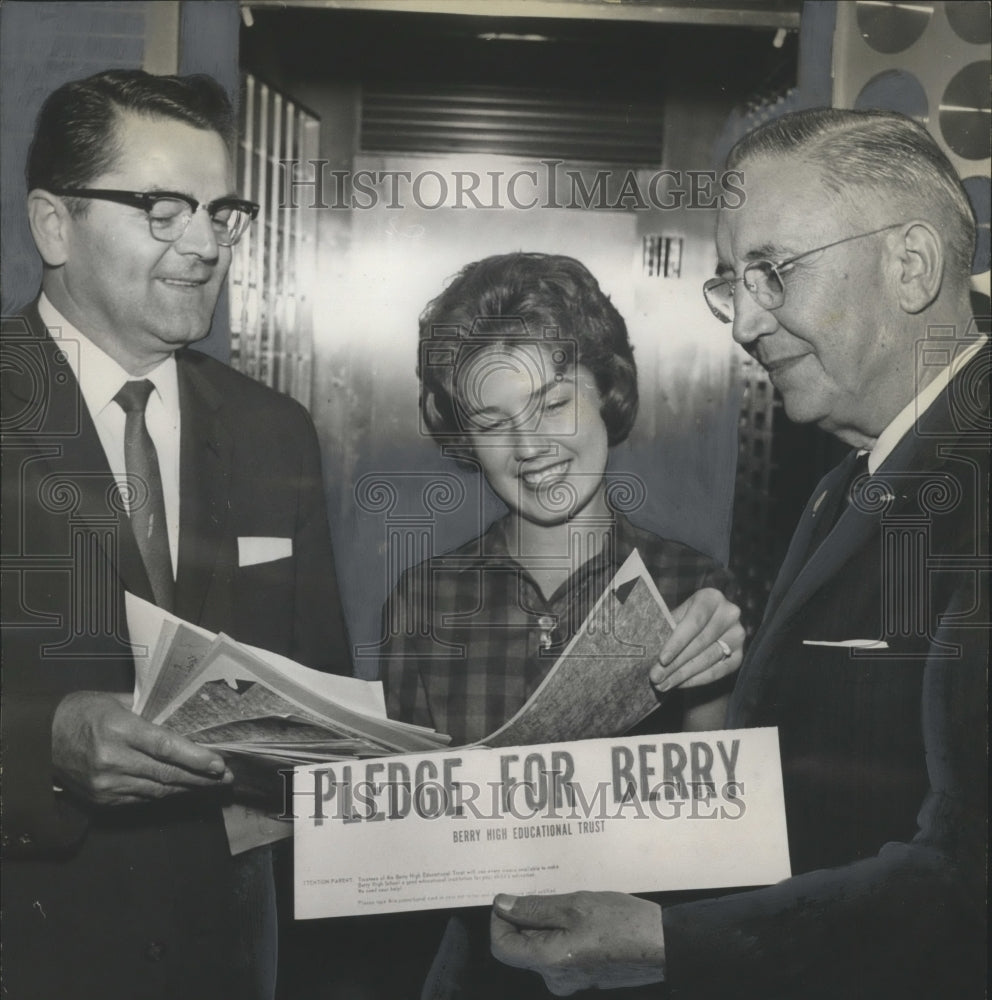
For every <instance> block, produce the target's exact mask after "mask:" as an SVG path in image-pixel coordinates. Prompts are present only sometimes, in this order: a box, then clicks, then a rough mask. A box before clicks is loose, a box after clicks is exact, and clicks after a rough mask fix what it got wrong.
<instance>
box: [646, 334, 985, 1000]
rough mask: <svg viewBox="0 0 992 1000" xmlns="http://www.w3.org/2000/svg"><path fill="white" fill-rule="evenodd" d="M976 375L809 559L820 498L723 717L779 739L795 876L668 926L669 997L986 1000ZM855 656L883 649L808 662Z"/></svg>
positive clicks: (978, 360) (696, 909) (827, 488)
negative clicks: (860, 646)
mask: <svg viewBox="0 0 992 1000" xmlns="http://www.w3.org/2000/svg"><path fill="white" fill-rule="evenodd" d="M937 346H938V347H939V346H940V345H939V344H938V345H937ZM988 377H989V353H988V345H986V346H985V348H983V349H982V350H981V351H980V352H979V355H978V356H977V357H975V358H973V359H971V361H970V362H969V363H968V364H967V365H966V366H965V368H964V369H963V370H962V371H961V372H960V373H959V374H958V375H957V377H956V378H955V379H953V380H952V383H951V386H950V389H949V391H945V392H944V393H943V395H942V396H941V397H940V398H939V399H938V400H937V402H936V403H935V404H934V405H933V407H931V408H930V409H929V410H928V411H926V413H925V414H924V415H923V416H922V418H921V419H920V420H919V421H918V425H917V426H916V427H915V428H914V429H913V430H912V431H911V432H910V433H909V434H907V435H906V436H905V437H904V438H903V440H902V441H901V442H900V443H899V444H898V446H897V447H896V449H895V450H894V452H893V453H892V454H891V455H890V456H889V457H888V458H887V459H886V460H885V461H884V462H883V463H882V465H881V467H880V468H879V469H878V470H876V473H875V475H874V476H872V477H871V479H870V480H868V483H867V485H865V486H864V488H863V490H862V491H860V493H859V494H858V495H857V496H856V498H855V500H854V502H853V503H852V505H851V506H850V507H848V508H847V509H846V510H845V511H844V513H843V514H842V515H841V517H840V519H839V521H838V522H837V524H836V526H835V527H834V529H833V531H832V533H831V534H830V535H829V537H827V539H826V541H825V542H824V544H822V545H821V546H819V547H815V546H814V548H815V551H814V552H813V553H812V555H810V557H809V559H808V561H806V556H807V552H808V550H809V548H810V541H811V538H812V537H813V533H814V530H815V526H816V521H817V515H818V514H821V515H827V516H829V510H830V508H831V506H832V503H833V500H834V496H833V494H836V492H837V491H838V489H841V487H840V485H839V484H840V483H841V482H842V480H843V478H844V466H842V467H841V468H840V469H838V470H834V472H833V473H831V474H830V475H828V476H827V477H826V478H825V479H824V480H823V482H822V483H821V484H820V485H819V486H818V487H817V489H816V491H815V492H814V494H813V498H812V500H811V502H810V504H809V505H808V506H807V508H806V511H805V512H804V514H803V517H802V520H801V521H800V523H799V526H798V528H797V530H796V533H795V536H794V538H793V542H792V545H791V547H790V549H789V552H788V554H787V556H786V559H785V563H784V564H783V567H782V570H781V572H780V574H779V578H778V580H777V581H776V585H775V587H774V589H773V592H772V595H771V597H770V600H769V605H768V609H767V612H766V615H765V619H764V622H763V624H762V626H761V628H760V630H759V632H758V634H757V635H756V636H755V638H754V641H753V643H752V645H751V648H750V650H749V651H748V655H747V657H746V661H745V663H744V665H743V667H742V669H741V672H740V677H739V679H738V681H737V686H736V689H735V693H734V697H733V699H732V703H731V707H730V712H729V717H728V725H730V726H734V727H737V726H778V727H779V737H780V741H781V752H782V766H783V776H784V781H785V804H786V814H787V822H788V829H789V843H790V852H791V859H792V870H793V873H794V876H795V877H793V878H792V879H789V880H787V881H786V882H783V883H780V884H779V885H777V886H772V887H770V888H767V889H760V890H755V891H749V892H743V893H740V894H736V895H730V896H724V897H721V898H717V899H710V900H706V901H703V902H694V903H687V904H684V905H681V906H675V907H672V908H670V909H667V910H665V911H664V912H663V920H664V930H665V943H666V950H667V962H668V975H669V982H670V984H671V987H672V992H673V996H679V997H683V996H684V997H704V996H720V997H731V996H732V997H737V998H750V997H755V998H758V997H760V998H762V1000H771V998H777V997H790V998H797V1000H799V998H802V1000H812V998H831V1000H839V998H844V1000H848V998H852V997H864V998H866V1000H868V998H870V1000H888V998H890V997H892V998H896V997H898V998H900V1000H904V998H908V997H914V998H917V997H918V998H920V1000H924V998H926V1000H934V998H936V997H955V998H956V1000H965V998H978V997H983V996H984V995H985V992H984V991H985V975H984V954H985V947H986V937H985V868H984V863H985V846H986V826H985V824H986V788H987V786H986V781H987V774H986V729H987V726H986V668H987V665H988V653H989V632H988V625H989V593H988V588H989V573H988V570H989V561H988V560H989V544H988V515H989V510H988V490H989V444H990V437H989V408H988V407H989V394H988ZM845 464H846V463H845ZM824 493H825V494H826V496H824V495H823V494H824ZM848 639H883V640H885V641H886V642H887V643H888V649H887V650H885V651H876V652H872V653H867V652H866V653H863V654H860V655H858V654H852V652H851V650H850V649H845V648H838V647H828V646H816V645H808V644H804V641H806V640H815V641H821V642H823V641H830V642H842V641H844V640H848ZM745 799H746V795H745ZM742 863H744V862H743V859H742Z"/></svg>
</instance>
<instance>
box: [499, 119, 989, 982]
mask: <svg viewBox="0 0 992 1000" xmlns="http://www.w3.org/2000/svg"><path fill="white" fill-rule="evenodd" d="M727 166H728V168H730V169H734V170H740V171H742V172H743V177H744V184H743V186H744V190H745V193H746V200H745V202H744V203H743V205H742V206H740V208H739V209H737V210H723V211H721V213H720V216H719V220H718V226H717V251H718V259H719V270H718V275H717V277H715V278H713V279H711V280H710V281H708V282H707V283H706V285H705V288H704V294H705V296H706V301H707V302H708V304H709V306H710V309H711V310H712V311H713V313H714V314H715V315H716V316H717V318H718V319H720V320H722V321H724V322H725V323H728V324H732V328H733V336H734V339H735V340H736V341H737V342H738V343H739V344H741V345H742V346H743V347H744V348H745V350H747V351H748V353H750V354H751V355H752V356H753V357H754V358H756V359H757V361H758V362H759V363H760V364H761V365H762V366H763V367H764V368H765V369H766V370H767V371H768V373H769V375H770V378H771V380H772V382H773V383H774V385H775V387H776V388H777V389H778V391H779V392H780V393H781V396H782V400H783V404H784V407H785V410H786V413H787V414H788V416H789V417H790V418H792V419H793V420H796V421H799V422H803V423H815V424H817V425H818V426H820V427H821V428H823V429H825V430H827V431H829V432H830V433H832V434H834V435H835V436H837V437H838V438H839V439H840V440H842V441H844V442H845V443H846V444H848V445H850V446H851V449H852V450H851V452H850V454H849V456H848V458H847V459H846V460H845V461H844V463H843V464H842V465H841V466H840V467H838V469H836V470H834V471H833V472H831V473H830V474H828V475H827V476H826V477H825V478H824V479H823V481H822V482H821V483H820V484H819V486H818V487H817V488H816V490H815V491H814V493H813V496H812V498H811V499H810V502H809V504H808V506H807V508H806V510H805V512H804V513H803V515H802V518H801V520H800V523H799V525H798V527H797V529H796V531H795V534H794V536H793V539H792V543H791V545H790V548H789V551H788V554H787V555H786V558H785V561H784V563H783V566H782V568H781V570H780V572H779V576H778V579H777V580H776V583H775V585H774V587H773V589H772V593H771V595H770V597H769V601H768V606H767V608H766V611H765V617H764V620H763V622H762V625H761V627H760V629H759V630H758V632H757V634H756V635H755V637H754V639H753V641H752V642H751V645H750V648H749V649H748V651H747V654H746V656H745V659H744V663H743V665H742V667H741V670H740V673H739V675H738V680H737V684H736V687H735V690H734V694H733V696H732V699H731V706H730V709H729V712H728V718H727V724H728V726H730V727H743V726H776V727H777V728H778V733H779V741H780V746H781V753H782V768H783V779H784V788H785V805H786V816H787V822H788V831H789V848H790V855H791V863H792V871H793V873H794V874H793V877H792V878H790V879H787V880H785V881H783V882H781V883H779V884H778V885H775V886H771V887H768V888H762V889H757V890H751V891H747V892H740V893H737V894H731V895H724V896H722V897H717V898H713V899H707V900H702V901H698V902H691V903H682V904H672V905H668V904H666V901H665V900H664V899H662V900H661V904H660V905H658V904H657V903H656V902H654V901H652V900H649V899H640V898H635V897H632V896H626V895H622V894H620V893H580V894H577V895H575V896H566V897H524V898H518V899H513V898H512V897H497V900H496V907H495V910H494V914H493V921H492V934H493V948H494V951H495V953H496V954H497V956H498V957H500V958H502V959H503V960H504V961H507V962H509V963H510V964H513V965H519V966H523V967H526V968H532V969H535V970H537V971H539V972H540V973H541V974H542V975H543V976H544V978H545V980H546V982H547V983H548V985H549V987H550V988H551V989H552V991H553V992H555V993H557V994H560V995H566V994H571V993H573V992H575V991H576V990H578V989H581V988H583V987H587V986H598V987H600V988H602V987H615V986H632V985H645V986H646V984H657V985H652V986H650V987H646V989H645V991H644V993H643V994H642V995H644V996H648V995H653V996H662V995H665V994H664V991H665V990H666V988H668V987H670V988H671V993H672V995H673V996H678V997H685V998H696V997H735V998H755V1000H757V998H760V1000H778V998H781V1000H785V998H790V1000H837V998H839V997H844V998H845V1000H847V998H853V997H858V998H864V1000H880V998H883V997H884V998H888V997H899V998H900V1000H908V998H915V1000H932V998H933V997H937V996H942V997H943V996H946V997H950V996H953V997H956V998H969V1000H970V998H975V1000H977V998H980V997H983V996H984V995H985V949H986V945H987V938H986V931H985V920H986V918H985V860H986V796H987V773H986V772H987V767H986V764H987V760H986V758H987V752H986V745H987V726H986V697H987V695H986V670H987V666H988V658H989V622H990V617H989V567H990V559H989V542H988V519H989V518H988V515H989V510H988V495H989V446H990V426H989V386H988V381H989V371H990V358H989V349H988V340H987V338H986V337H984V336H982V335H980V334H979V333H978V332H977V329H976V321H975V319H974V318H973V316H972V310H971V304H970V295H969V290H970V289H969V282H970V278H969V275H970V270H971V262H972V255H973V250H974V245H975V220H974V217H973V215H972V212H971V209H970V206H969V202H968V199H967V197H966V195H965V192H964V189H963V187H962V185H961V183H960V181H959V180H958V178H957V176H956V174H955V172H954V169H953V167H952V166H951V164H950V163H949V162H948V160H947V158H946V157H945V156H944V154H943V153H942V152H941V151H940V149H939V147H938V146H937V144H936V143H935V142H934V140H933V139H932V138H931V137H930V135H929V134H928V133H927V131H926V130H925V129H924V128H922V127H921V126H920V125H918V124H917V123H915V122H912V121H910V120H908V119H906V118H903V117H902V116H901V115H897V114H893V113H889V112H857V111H840V110H832V109H819V110H814V111H806V112H799V113H797V114H793V115H788V116H785V117H783V118H781V119H778V120H776V121H773V122H770V123H768V124H767V125H764V126H762V127H761V128H759V129H757V130H755V131H754V132H753V133H751V134H750V135H748V136H746V137H745V138H744V139H743V140H742V141H741V142H740V143H739V144H738V145H737V146H736V147H735V149H734V150H733V151H732V153H731V156H730V160H729V161H728V164H727ZM778 460H779V461H783V462H787V461H788V460H789V456H788V455H783V456H780V457H779V459H778ZM742 794H743V796H744V798H745V799H746V789H745V790H744V791H743V793H742ZM659 850H664V846H663V845H659ZM741 863H742V865H745V864H746V859H742V860H741ZM662 984H664V985H662Z"/></svg>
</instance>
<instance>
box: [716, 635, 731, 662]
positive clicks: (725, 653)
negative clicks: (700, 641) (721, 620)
mask: <svg viewBox="0 0 992 1000" xmlns="http://www.w3.org/2000/svg"><path fill="white" fill-rule="evenodd" d="M716 644H717V646H718V647H719V649H720V658H721V659H723V660H729V659H730V657H731V656H733V655H734V651H733V650H732V649H731V648H730V646H728V645H727V643H725V642H724V641H723V639H717V640H716Z"/></svg>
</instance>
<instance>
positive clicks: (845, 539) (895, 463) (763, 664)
mask: <svg viewBox="0 0 992 1000" xmlns="http://www.w3.org/2000/svg"><path fill="white" fill-rule="evenodd" d="M981 360H982V359H981V355H979V357H978V358H976V359H973V360H972V361H971V362H970V364H969V365H968V366H966V368H965V369H964V370H963V371H962V372H960V373H959V374H958V376H956V378H962V377H964V375H965V373H966V372H968V371H969V369H972V370H973V366H974V365H976V364H978V363H980V362H981ZM948 395H949V394H948V391H946V390H945V391H944V392H943V393H942V394H941V395H940V396H939V397H938V398H937V399H936V400H935V401H934V403H933V404H932V406H931V407H930V408H929V409H928V410H927V412H926V413H925V414H924V415H923V417H922V418H921V419H920V423H919V425H918V426H917V427H915V428H913V429H912V430H911V431H910V432H909V433H907V434H906V435H905V436H904V437H903V439H902V440H901V441H900V442H899V444H898V445H897V446H896V447H895V448H894V449H893V451H892V454H891V455H889V457H888V458H887V459H886V460H885V461H884V462H883V463H882V465H881V467H880V468H879V469H877V470H876V472H875V474H874V475H873V477H872V479H871V480H870V481H869V487H868V488H866V491H865V493H864V494H863V496H864V497H866V498H867V500H866V502H863V503H862V504H860V509H859V506H858V505H852V506H849V507H848V508H847V509H846V510H845V511H844V512H843V513H842V514H841V516H840V519H839V520H838V521H837V523H836V525H834V528H833V530H832V531H831V532H830V533H829V535H828V536H827V537H826V539H824V541H823V542H822V543H821V544H820V546H819V547H818V548H817V549H816V551H815V552H813V553H810V554H809V557H808V558H807V550H808V548H809V544H810V540H811V538H812V536H813V533H814V530H815V523H816V516H815V514H816V513H817V512H819V511H820V510H821V509H822V511H823V512H824V514H827V515H828V516H829V511H830V510H831V509H835V508H833V504H832V500H834V499H836V495H835V494H836V490H838V489H843V487H844V484H845V483H846V482H847V479H848V475H849V471H850V465H849V463H850V462H851V461H853V458H854V453H852V454H851V455H849V456H848V458H847V459H845V461H844V462H842V463H841V464H840V465H839V466H838V467H837V468H836V469H834V470H833V471H832V472H830V473H828V475H827V476H825V477H824V479H823V480H821V482H820V484H819V485H818V486H817V488H816V490H815V491H814V494H813V498H812V499H811V500H810V503H809V504H807V507H806V510H805V511H804V512H803V516H802V518H801V520H800V523H799V525H798V527H797V528H796V532H795V535H794V536H793V540H792V543H791V544H790V546H789V551H788V553H787V555H786V558H785V560H784V562H783V564H782V569H781V570H780V571H779V575H778V577H777V578H776V581H775V586H774V587H773V589H772V593H771V595H770V596H769V600H768V606H767V610H766V612H765V616H764V619H763V621H762V623H761V627H760V628H759V629H758V632H757V634H756V635H755V637H754V640H753V642H752V643H751V648H750V649H749V650H748V654H747V657H746V659H745V663H744V665H743V666H742V668H741V672H740V676H739V680H738V683H737V685H736V687H735V690H734V694H733V696H732V700H731V708H730V710H729V714H728V723H729V722H733V723H734V724H741V725H746V724H748V721H747V720H748V718H749V717H750V712H751V710H752V709H753V707H754V705H755V704H757V703H758V702H759V701H760V700H761V695H762V692H763V689H764V686H765V683H766V681H767V679H768V677H769V676H770V675H771V674H773V673H775V672H776V671H777V670H778V669H779V668H780V666H781V664H780V663H779V662H778V661H779V656H778V653H777V651H776V647H777V645H778V644H779V643H780V642H781V640H782V637H783V635H784V633H785V630H786V625H787V623H788V622H789V621H790V619H792V618H793V617H794V616H795V615H796V614H797V613H798V612H799V611H800V610H802V608H803V607H804V606H805V605H806V604H807V603H808V602H809V601H810V600H811V599H812V598H813V597H814V595H815V594H816V593H817V592H818V591H819V590H820V589H821V588H822V587H823V586H825V585H826V584H827V583H828V582H829V581H830V580H832V579H833V578H834V577H835V576H836V575H837V574H838V573H839V572H840V571H841V570H842V569H843V567H844V565H845V564H846V563H847V562H848V561H849V560H850V559H851V558H853V557H854V556H855V555H856V554H857V553H858V552H860V551H862V549H863V548H864V546H865V545H869V544H880V537H879V528H880V524H881V521H882V518H883V517H889V516H893V515H897V514H898V513H899V512H900V510H902V511H904V512H905V511H906V510H907V509H913V510H914V511H915V509H916V505H917V499H916V493H917V490H918V487H919V483H918V482H917V483H916V484H915V485H916V487H917V488H916V489H914V488H913V483H912V478H913V477H915V476H917V475H919V473H921V472H925V473H926V475H927V477H928V478H930V477H931V476H936V475H939V473H940V470H941V469H942V468H943V466H944V465H945V464H946V461H947V459H946V458H944V457H941V449H940V447H939V445H940V444H941V443H946V442H947V441H948V438H949V437H950V436H953V435H954V434H955V427H954V422H953V420H952V417H951V414H950V412H949V399H948ZM868 489H871V490H872V491H873V492H872V493H871V494H869V493H868V492H867V490H868ZM818 501H819V502H818ZM876 507H877V509H875V508H876ZM811 638H817V637H816V636H812V637H811ZM859 638H876V637H875V636H863V637H859Z"/></svg>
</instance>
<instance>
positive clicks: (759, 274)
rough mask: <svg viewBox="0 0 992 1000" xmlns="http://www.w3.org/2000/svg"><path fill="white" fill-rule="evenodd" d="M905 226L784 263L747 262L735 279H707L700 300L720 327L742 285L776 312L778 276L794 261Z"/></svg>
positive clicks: (780, 297)
mask: <svg viewBox="0 0 992 1000" xmlns="http://www.w3.org/2000/svg"><path fill="white" fill-rule="evenodd" d="M905 224H906V223H904V222H894V223H892V225H890V226H882V228H881V229H873V230H871V232H868V233H857V234H856V235H854V236H845V237H844V238H843V239H842V240H834V241H833V243H825V244H824V245H823V246H822V247H814V248H813V249H812V250H804V251H803V252H802V253H799V254H796V256H795V257H789V258H788V259H786V260H780V261H772V260H754V261H751V263H749V264H748V265H747V266H746V267H745V268H744V273H743V274H742V275H741V276H740V277H739V278H710V279H709V281H707V282H706V283H705V284H704V285H703V296H704V297H705V299H706V304H707V305H708V306H709V307H710V310H711V311H712V313H713V315H714V316H716V318H717V319H718V320H720V321H721V322H722V323H733V321H734V295H735V293H736V285H737V284H738V283H742V284H743V285H744V287H745V288H746V289H747V290H748V292H750V294H751V298H753V299H754V301H755V302H757V303H758V305H759V306H761V308H762V309H779V308H780V307H781V306H782V304H783V303H784V302H785V282H784V281H783V280H782V275H783V274H786V273H788V272H789V271H790V270H791V269H792V266H793V265H794V264H795V263H796V261H799V260H802V259H803V258H804V257H809V256H811V255H812V254H815V253H819V252H820V251H821V250H829V249H830V248H831V247H837V246H840V245H841V244H842V243H850V242H851V241H852V240H862V239H864V238H865V237H867V236H877V235H878V234H879V233H884V232H886V231H887V230H889V229H897V228H898V227H899V226H903V225H905Z"/></svg>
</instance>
